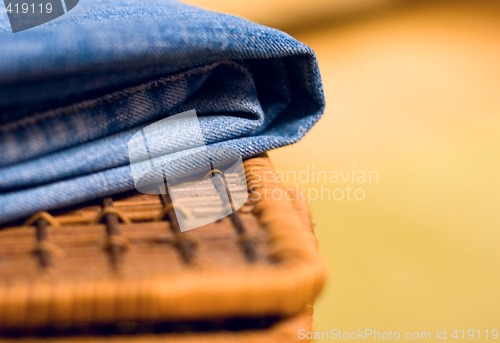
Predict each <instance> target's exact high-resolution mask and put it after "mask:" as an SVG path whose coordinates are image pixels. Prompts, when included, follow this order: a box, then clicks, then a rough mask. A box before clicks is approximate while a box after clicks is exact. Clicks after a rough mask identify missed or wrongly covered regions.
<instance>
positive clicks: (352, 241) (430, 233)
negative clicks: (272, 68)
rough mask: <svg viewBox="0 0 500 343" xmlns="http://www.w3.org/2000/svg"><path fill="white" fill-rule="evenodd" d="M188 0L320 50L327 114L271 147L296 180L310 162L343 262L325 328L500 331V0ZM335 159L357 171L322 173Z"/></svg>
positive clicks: (333, 274)
mask: <svg viewBox="0 0 500 343" xmlns="http://www.w3.org/2000/svg"><path fill="white" fill-rule="evenodd" d="M187 2H190V3H194V4H198V5H200V6H203V7H205V8H212V9H216V10H219V11H224V12H229V13H233V14H237V15H240V16H243V17H247V18H250V19H252V20H254V21H259V22H262V23H264V24H268V25H273V26H276V27H279V28H281V29H284V30H286V31H288V32H289V33H290V34H292V35H293V36H294V37H296V38H298V39H299V40H301V41H303V42H305V43H306V44H308V45H310V46H311V47H312V48H313V49H314V50H315V51H316V53H317V55H318V59H319V64H320V68H321V71H322V76H323V81H324V87H325V94H326V100H327V108H326V111H325V115H324V117H323V119H322V120H321V121H320V122H319V124H318V125H317V126H316V127H314V129H313V130H312V131H311V132H310V133H309V134H308V136H307V137H306V138H305V139H304V140H303V141H301V142H300V143H298V144H296V145H294V146H291V147H286V148H283V149H279V150H277V151H274V152H272V153H271V157H272V159H273V161H274V163H275V166H276V168H277V169H278V170H281V171H282V172H284V173H285V176H286V177H285V179H287V178H288V180H285V181H288V182H293V181H296V180H293V179H291V178H292V176H291V175H292V174H290V173H286V172H287V171H295V172H296V173H298V174H296V175H301V174H300V173H301V172H302V175H305V174H307V175H308V176H309V177H308V178H306V177H302V180H297V181H298V182H299V184H300V186H301V187H304V188H305V189H306V190H307V191H308V193H309V195H311V196H312V197H313V199H312V200H311V207H312V211H313V218H314V222H315V229H316V233H317V236H318V237H319V240H320V244H321V248H322V251H323V253H324V254H325V255H326V256H327V258H328V260H329V263H330V275H329V280H328V284H327V286H326V288H325V290H324V292H323V294H322V296H321V297H320V299H319V300H318V302H317V304H316V315H315V323H314V325H315V330H317V331H328V330H330V329H332V328H334V329H341V330H346V331H349V330H357V329H361V330H364V329H366V328H369V329H370V328H371V329H375V330H380V331H382V330H392V331H401V332H405V331H429V332H431V333H432V339H431V340H429V339H427V340H426V341H437V339H436V337H435V331H436V330H437V329H439V330H444V329H447V338H448V341H478V342H479V341H487V339H486V337H485V331H484V330H485V329H490V330H491V329H500V3H499V2H498V1H497V2H493V1H491V2H476V1H463V2H456V1H445V2H418V4H417V3H415V2H412V3H408V2H401V1H375V0H372V1H370V0H365V1H363V0H358V1H353V2H350V1H337V2H332V1H322V0H312V1H307V2H297V3H294V2H285V1H276V2H273V3H271V2H264V1H255V2H236V1H233V0H231V1H230V0H224V1H218V0H217V1H216V0H213V1H201V0H199V1H197V0H192V1H187ZM315 18H317V19H315ZM320 171H325V172H328V173H330V175H334V174H336V175H344V176H345V177H346V180H342V179H340V180H338V181H336V182H331V183H328V182H317V181H316V180H313V179H312V176H314V175H318V174H319V172H320ZM349 172H350V173H351V174H352V173H355V174H356V175H358V176H359V175H361V174H362V173H364V172H366V173H368V172H374V173H376V175H377V178H373V179H372V180H365V181H363V179H355V180H352V179H351V178H350V177H347V176H348V175H350V174H348V173H349ZM347 187H350V189H351V190H357V191H358V194H357V195H358V197H357V198H358V199H357V200H356V199H351V200H348V199H347V194H346V193H345V192H346V189H347ZM325 189H326V191H325ZM335 189H340V190H343V191H344V196H345V197H344V199H341V195H342V191H338V192H337V193H333V194H331V193H330V194H328V192H332V191H333V190H335ZM322 191H323V194H321V192H322ZM318 193H319V196H318ZM352 196H353V195H352ZM314 198H317V199H314ZM361 198H362V199H361ZM455 329H459V330H462V329H465V330H467V329H476V330H478V329H482V330H483V331H482V332H481V334H482V336H481V337H480V338H479V337H478V333H477V331H476V333H475V335H474V337H473V339H472V340H468V339H467V338H468V337H467V331H466V332H465V333H466V334H465V338H466V339H465V340H462V339H458V340H454V339H453V338H452V337H451V335H452V332H453V330H455ZM459 338H460V337H459ZM491 338H492V337H490V341H492V339H491ZM367 341H370V340H367ZM415 341H418V340H415ZM498 341H500V338H499V339H498Z"/></svg>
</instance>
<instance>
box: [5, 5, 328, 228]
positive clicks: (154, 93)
mask: <svg viewBox="0 0 500 343" xmlns="http://www.w3.org/2000/svg"><path fill="white" fill-rule="evenodd" d="M190 109H195V110H196V112H197V114H198V115H199V119H200V123H201V128H202V131H203V135H204V138H205V141H206V143H207V144H210V145H213V146H220V147H232V148H234V149H236V150H238V151H239V152H240V154H241V155H242V156H243V157H245V158H246V157H250V156H253V155H256V154H259V153H262V152H264V151H267V150H269V149H273V148H277V147H280V146H283V145H286V144H291V143H294V142H296V141H297V140H299V139H300V138H301V137H303V136H304V134H305V133H306V132H307V131H308V130H309V129H310V128H311V127H312V126H313V125H314V124H315V123H316V122H317V120H318V119H319V117H320V116H321V114H322V112H323V109H324V98H323V91H322V85H321V78H320V74H319V69H318V65H317V62H316V58H315V55H314V53H313V51H312V50H311V49H310V48H309V47H307V46H305V45H304V44H302V43H300V42H298V41H296V40H295V39H293V38H292V37H290V36H289V35H287V34H285V33H283V32H280V31H277V30H275V29H272V28H268V27H264V26H261V25H257V24H255V23H251V22H249V21H246V20H244V19H241V18H237V17H233V16H229V15H225V14H219V13H213V12H209V11H206V10H201V9H198V8H194V7H191V6H187V5H184V4H181V3H178V2H175V1H168V0H161V1H160V0H151V1H130V0H126V1H118V0H99V1H90V0H81V1H80V3H79V5H78V6H76V7H75V8H74V9H73V10H72V11H71V12H68V13H67V14H65V15H63V16H61V17H60V18H58V19H55V20H54V21H51V22H49V23H46V24H44V25H41V26H38V27H36V28H33V29H29V30H26V31H22V32H18V33H15V34H14V33H12V31H11V30H10V28H9V26H8V19H7V15H6V13H1V14H0V147H1V154H0V192H1V194H0V222H6V221H10V220H13V219H18V218H21V217H24V216H27V215H29V214H31V213H33V212H35V211H38V210H42V209H46V210H50V209H54V208H58V207H62V206H66V205H71V204H77V203H79V202H82V201H86V200H90V199H93V198H96V197H100V196H105V195H110V194H115V193H118V192H122V191H126V190H130V189H133V188H134V182H133V180H132V176H131V173H130V166H129V161H128V155H127V141H128V140H129V139H130V137H132V135H133V134H134V133H135V132H137V130H139V129H140V128H141V127H143V126H145V125H148V124H150V123H152V122H155V121H157V120H160V119H162V118H165V117H168V116H169V115H173V114H176V113H180V112H183V111H187V110H190ZM161 139H165V140H166V141H168V140H169V139H170V137H161ZM172 172H173V173H179V174H182V173H183V172H185V170H184V169H183V168H182V167H179V168H178V169H177V170H174V171H172Z"/></svg>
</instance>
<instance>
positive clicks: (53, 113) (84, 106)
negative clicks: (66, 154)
mask: <svg viewBox="0 0 500 343" xmlns="http://www.w3.org/2000/svg"><path fill="white" fill-rule="evenodd" d="M222 65H226V66H229V67H232V68H234V69H236V70H238V71H240V72H241V73H247V72H248V70H246V69H245V68H244V67H242V66H241V65H240V64H238V63H236V62H234V61H220V62H215V63H211V64H208V65H204V66H202V67H197V68H193V69H190V70H188V71H185V72H182V73H179V74H175V75H170V76H166V77H163V78H160V79H158V80H153V81H150V82H147V83H143V84H141V85H138V86H133V87H131V88H127V89H124V90H121V91H117V92H113V93H111V94H106V95H103V96H101V97H99V98H96V99H91V100H85V101H82V102H80V103H77V104H73V105H70V106H66V107H63V108H58V109H55V110H50V111H47V112H43V113H38V114H35V115H33V116H32V117H29V118H25V119H22V120H20V121H17V122H13V123H8V124H4V125H2V126H0V132H7V131H10V130H16V129H20V128H26V127H29V126H31V125H35V124H37V123H39V122H41V121H45V120H48V119H55V118H57V117H59V116H60V115H65V114H66V115H67V114H72V113H76V112H77V111H83V110H90V109H93V108H95V107H97V106H99V105H103V104H109V103H113V102H115V101H119V100H122V99H124V98H126V97H128V96H131V95H135V94H138V93H141V92H144V91H148V90H152V89H155V88H158V87H161V86H165V85H166V84H168V83H171V82H178V81H181V80H185V79H187V78H188V77H191V76H196V75H200V74H203V73H206V72H208V71H211V70H214V69H215V68H217V67H219V66H222Z"/></svg>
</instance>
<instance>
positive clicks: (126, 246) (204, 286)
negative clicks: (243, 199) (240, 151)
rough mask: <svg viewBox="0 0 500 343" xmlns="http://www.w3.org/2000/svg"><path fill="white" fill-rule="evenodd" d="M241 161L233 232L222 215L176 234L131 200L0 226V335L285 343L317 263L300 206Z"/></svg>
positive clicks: (300, 315)
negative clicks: (244, 187)
mask: <svg viewBox="0 0 500 343" xmlns="http://www.w3.org/2000/svg"><path fill="white" fill-rule="evenodd" d="M244 165H245V172H246V177H247V182H248V188H249V190H250V193H249V194H250V196H249V201H248V203H247V204H246V205H245V206H244V207H242V208H241V209H240V210H239V211H238V214H237V216H238V220H240V221H241V223H242V229H241V230H237V229H235V225H234V224H235V223H234V221H232V220H231V219H230V218H224V219H222V220H220V221H218V222H216V223H213V224H209V225H206V226H204V227H202V228H199V229H196V230H192V231H188V232H184V233H179V232H177V231H175V230H172V225H171V222H169V221H168V220H166V218H168V216H166V213H167V212H168V211H169V208H166V207H165V204H164V203H162V201H161V199H160V197H159V196H155V195H144V194H134V193H130V194H124V195H120V196H116V197H113V199H111V198H107V199H101V200H100V201H97V202H95V203H90V204H85V205H84V206H80V207H78V208H72V209H65V210H64V211H57V212H51V213H50V214H49V213H47V212H43V213H38V214H36V215H34V216H33V217H32V218H30V219H28V220H27V221H26V222H25V223H24V224H23V225H16V226H9V227H5V228H2V229H0V337H4V341H8V340H11V339H15V338H23V339H25V340H29V341H44V342H46V341H67V340H68V339H69V338H71V340H74V341H82V342H83V341H93V342H95V341H100V340H106V341H110V340H119V341H134V342H135V341H146V340H147V341H152V342H153V341H162V342H165V341H169V342H170V341H174V342H205V341H207V342H208V341H210V342H214V341H215V342H263V341H270V342H281V341H283V342H290V341H296V340H297V330H298V329H300V328H304V329H306V330H309V329H310V325H311V318H312V306H311V304H312V302H313V301H314V299H315V297H316V296H317V295H318V293H319V292H320V290H321V287H322V285H323V281H324V278H325V270H326V268H325V264H324V260H323V258H322V257H321V255H320V254H319V252H318V246H317V242H316V239H315V237H314V235H313V233H312V230H311V222H310V218H309V212H308V208H307V203H305V201H304V200H297V199H295V198H294V197H293V195H292V194H290V193H289V192H287V191H286V190H285V188H284V187H283V185H282V184H281V182H280V180H279V178H278V176H277V174H276V173H275V171H274V169H273V167H272V165H271V163H270V161H269V159H268V158H267V156H261V157H256V158H252V159H249V160H247V161H245V162H244ZM0 340H1V339H0Z"/></svg>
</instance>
